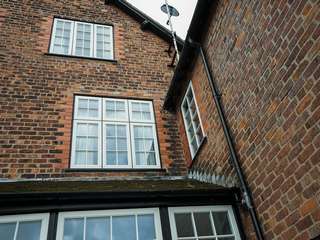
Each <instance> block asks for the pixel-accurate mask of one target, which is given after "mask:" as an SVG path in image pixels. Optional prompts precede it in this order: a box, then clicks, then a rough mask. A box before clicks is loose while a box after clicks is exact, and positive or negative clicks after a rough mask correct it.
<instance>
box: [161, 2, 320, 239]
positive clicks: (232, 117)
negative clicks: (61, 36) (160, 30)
mask: <svg viewBox="0 0 320 240" xmlns="http://www.w3.org/2000/svg"><path fill="white" fill-rule="evenodd" d="M210 9H213V10H211V12H210V13H209V14H208V15H209V16H208V18H207V19H206V20H203V21H204V22H203V23H202V26H206V25H207V29H206V30H204V31H202V32H201V33H202V38H200V37H198V36H197V35H196V34H193V32H192V31H190V30H189V37H190V39H192V40H197V41H199V42H200V43H201V45H202V47H203V49H204V51H205V52H206V55H207V59H208V65H209V68H210V69H211V71H212V75H213V78H214V81H215V82H216V84H217V86H218V88H219V91H220V93H221V101H222V105H223V107H224V111H225V115H226V118H227V121H228V123H229V126H230V129H231V132H232V135H233V140H234V144H235V148H236V151H237V154H238V156H239V160H240V164H241V166H242V168H243V171H244V175H245V176H246V178H247V182H248V184H249V187H250V189H251V192H252V196H253V201H254V204H255V206H256V210H257V213H258V218H259V219H260V223H261V226H262V229H263V232H264V234H265V238H266V239H316V237H317V236H319V234H320V228H319V226H320V225H319V224H320V219H319V213H320V202H319V196H320V195H319V194H320V178H319V176H320V161H319V148H320V145H319V139H320V135H319V133H320V131H319V129H320V128H319V126H320V125H319V124H320V120H319V116H320V115H319V113H320V101H319V96H320V91H319V86H320V85H319V84H320V81H319V80H320V78H319V76H320V74H319V73H320V67H319V66H320V64H319V60H320V59H319V53H320V51H319V43H320V40H319V30H320V25H319V20H320V19H319V17H320V15H319V10H320V6H319V3H318V2H317V1H271V2H268V1H219V2H218V3H217V4H216V5H215V6H213V7H211V8H210ZM205 23H206V24H205ZM186 41H188V37H187V39H186ZM193 59H194V61H192V62H191V61H190V62H189V63H188V64H185V66H184V67H183V68H180V69H181V70H179V71H180V72H181V73H180V75H179V74H177V77H176V78H175V80H176V81H177V83H176V85H174V84H173V85H172V86H171V89H170V90H171V92H170V93H169V97H168V99H167V105H168V108H170V107H171V108H175V109H176V112H177V116H178V122H179V126H180V132H181V136H182V141H183V142H184V144H183V146H184V154H185V156H186V159H187V162H188V165H189V166H190V168H191V169H190V175H191V176H192V177H194V178H196V179H202V180H204V181H207V179H211V178H212V176H213V177H214V178H215V179H216V180H217V179H218V181H219V179H221V178H222V177H223V180H224V181H225V182H226V184H227V183H228V182H231V183H232V182H233V181H234V179H236V172H235V171H234V167H233V165H232V163H231V162H230V161H229V160H230V153H229V151H228V145H227V142H226V139H225V135H224V132H223V129H222V125H221V122H220V119H219V114H218V111H217V106H216V104H215V103H214V100H213V96H212V93H211V90H210V83H209V81H208V77H207V75H206V72H205V68H204V64H203V60H202V59H201V55H200V54H198V53H196V54H195V55H194V57H193ZM178 67H179V66H178ZM183 72H184V73H183ZM190 80H191V82H192V86H193V89H194V95H195V98H196V102H197V105H198V109H199V115H200V118H201V120H202V125H203V129H204V134H205V135H206V139H205V141H203V143H202V145H201V146H200V148H199V151H198V152H197V154H196V155H195V156H194V157H193V160H192V156H191V154H190V149H189V147H188V145H189V143H188V136H187V134H186V130H185V128H186V127H185V124H184V119H183V114H182V113H181V111H182V108H181V103H182V100H183V96H184V94H185V92H186V91H187V90H186V89H187V87H188V84H189V81H190ZM178 84H179V85H180V86H182V85H184V86H185V87H184V88H182V89H178V88H177V85H178ZM172 105H173V106H172ZM244 221H245V222H246V223H248V225H249V222H247V220H244ZM245 225H246V224H245ZM248 225H246V226H248ZM246 229H247V230H248V231H247V235H248V236H250V235H251V238H252V239H255V236H254V235H253V231H252V230H250V228H246ZM250 231H251V234H250Z"/></svg>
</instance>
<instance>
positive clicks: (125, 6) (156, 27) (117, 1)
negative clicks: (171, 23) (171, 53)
mask: <svg viewBox="0 0 320 240" xmlns="http://www.w3.org/2000/svg"><path fill="white" fill-rule="evenodd" d="M105 4H113V5H115V6H117V7H118V8H119V9H121V10H122V11H124V12H125V13H127V14H128V15H129V16H131V17H133V18H134V19H135V20H136V21H138V22H139V23H140V24H141V29H142V30H147V29H148V30H150V31H152V32H153V33H154V34H156V35H157V36H158V37H160V38H162V39H164V40H165V41H167V42H168V43H170V44H171V43H172V34H171V32H170V31H169V30H168V29H166V28H165V27H163V26H162V25H161V24H160V23H159V22H157V21H155V20H154V19H152V18H151V17H149V16H147V15H146V14H144V13H143V12H142V11H140V10H139V9H137V8H136V7H134V6H133V5H132V4H130V3H129V2H127V1H124V0H105ZM177 45H178V48H179V49H180V50H181V49H182V48H183V45H184V40H183V39H182V38H180V37H178V36H177Z"/></svg>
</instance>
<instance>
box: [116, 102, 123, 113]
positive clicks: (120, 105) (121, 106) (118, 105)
mask: <svg viewBox="0 0 320 240" xmlns="http://www.w3.org/2000/svg"><path fill="white" fill-rule="evenodd" d="M116 106H117V110H122V111H124V110H125V103H124V102H116Z"/></svg>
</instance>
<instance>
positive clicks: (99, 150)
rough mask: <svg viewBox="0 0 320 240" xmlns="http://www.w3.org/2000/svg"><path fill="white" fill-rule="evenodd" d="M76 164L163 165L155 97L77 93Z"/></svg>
mask: <svg viewBox="0 0 320 240" xmlns="http://www.w3.org/2000/svg"><path fill="white" fill-rule="evenodd" d="M71 167H72V168H159V167H160V157H159V152H158V143H157V137H156V127H155V121H154V116H153V106H152V102H151V101H138V100H127V99H115V98H98V97H86V96H76V98H75V111H74V121H73V138H72V155H71Z"/></svg>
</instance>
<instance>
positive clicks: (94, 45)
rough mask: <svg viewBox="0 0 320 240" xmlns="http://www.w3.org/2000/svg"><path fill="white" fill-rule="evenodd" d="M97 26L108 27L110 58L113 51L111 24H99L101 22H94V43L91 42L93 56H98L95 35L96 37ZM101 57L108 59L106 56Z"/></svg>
mask: <svg viewBox="0 0 320 240" xmlns="http://www.w3.org/2000/svg"><path fill="white" fill-rule="evenodd" d="M97 27H107V28H109V29H110V50H111V58H110V59H114V53H113V52H114V51H113V41H114V40H113V26H110V25H101V24H94V35H93V40H94V44H93V51H94V52H93V56H94V57H95V58H100V57H97V51H96V50H97V44H96V37H97ZM103 59H108V58H103Z"/></svg>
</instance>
